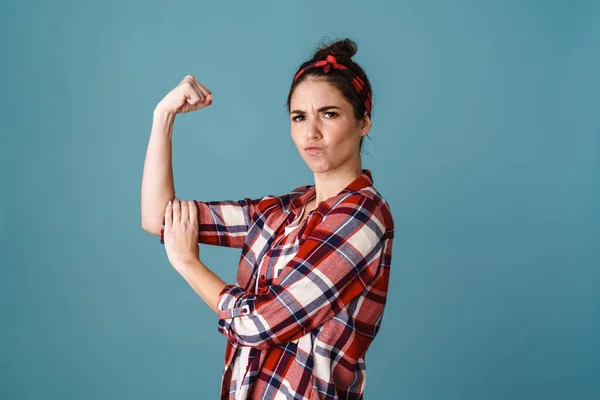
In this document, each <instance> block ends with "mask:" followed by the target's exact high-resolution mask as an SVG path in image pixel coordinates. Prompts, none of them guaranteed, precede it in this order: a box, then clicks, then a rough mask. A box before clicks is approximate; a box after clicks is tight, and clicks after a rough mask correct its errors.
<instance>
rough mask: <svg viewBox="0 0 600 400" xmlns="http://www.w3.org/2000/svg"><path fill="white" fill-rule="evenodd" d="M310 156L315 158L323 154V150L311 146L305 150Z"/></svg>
mask: <svg viewBox="0 0 600 400" xmlns="http://www.w3.org/2000/svg"><path fill="white" fill-rule="evenodd" d="M304 151H306V152H307V153H308V154H309V155H311V156H314V155H315V154H318V153H320V152H321V148H320V147H318V146H309V147H306V148H305V149H304Z"/></svg>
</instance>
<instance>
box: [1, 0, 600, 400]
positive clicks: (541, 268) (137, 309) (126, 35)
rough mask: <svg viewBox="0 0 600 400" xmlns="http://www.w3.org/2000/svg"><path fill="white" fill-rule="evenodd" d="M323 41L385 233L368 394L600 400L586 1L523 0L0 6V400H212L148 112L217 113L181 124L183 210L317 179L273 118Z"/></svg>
mask: <svg viewBox="0 0 600 400" xmlns="http://www.w3.org/2000/svg"><path fill="white" fill-rule="evenodd" d="M325 36H328V37H331V38H338V37H339V38H341V37H350V38H352V39H354V40H355V41H356V42H357V43H358V45H359V51H358V54H357V56H356V59H357V61H358V62H359V63H361V64H362V65H363V66H364V68H365V69H366V71H367V73H368V74H369V76H370V79H371V80H372V84H373V88H374V114H373V124H374V125H373V129H372V131H371V133H370V137H371V140H366V141H365V150H366V153H367V154H365V155H364V156H363V166H364V167H365V168H369V169H371V170H372V171H373V177H374V179H375V185H376V187H377V188H378V189H379V190H380V192H381V193H382V194H383V195H384V196H385V197H386V198H387V200H388V201H389V203H390V205H391V207H392V210H393V213H394V218H395V221H396V237H395V244H394V254H393V261H392V276H391V283H390V292H389V297H388V304H387V307H386V311H385V316H384V319H383V324H382V329H381V331H380V334H379V336H378V337H377V338H376V340H375V342H374V343H373V345H372V347H371V349H370V350H369V352H368V353H367V358H366V364H367V369H368V377H367V387H366V394H365V397H366V398H367V399H444V400H449V399H460V400H464V399H506V398H511V399H545V400H546V399H594V398H600V384H599V383H598V380H597V378H598V374H599V373H600V345H599V344H598V343H599V342H598V337H600V289H599V285H600V272H599V268H600V254H599V250H598V249H599V247H600V246H599V245H600V243H599V237H600V228H599V225H600V224H599V223H600V213H599V204H600V201H599V200H600V198H599V197H600V196H599V194H600V193H599V181H600V180H599V178H600V177H599V169H598V167H599V165H598V164H599V163H598V154H599V149H600V142H599V140H598V136H599V132H600V116H599V113H598V109H599V108H598V104H599V103H600V78H599V77H598V73H597V71H600V47H599V46H598V42H599V41H600V2H597V1H569V2H567V1H563V2H560V1H554V2H548V1H535V0H531V1H496V2H492V1H485V2H482V1H466V0H459V1H453V2H447V1H443V0H421V1H397V2H391V1H390V2H384V1H371V2H368V3H367V2H364V1H345V2H340V1H329V2H321V1H303V2H282V1H268V2H267V1H254V2H231V1H230V2H218V1H212V2H211V1H194V2H192V1H171V2H164V1H160V2H159V1H114V0H113V1H102V2H90V1H88V2H85V1H77V2H76V1H55V2H41V1H30V2H27V3H24V2H16V1H14V0H13V1H8V2H3V4H2V6H1V11H0V37H1V38H2V39H0V43H1V46H2V65H1V66H0V69H1V71H2V73H1V78H0V79H1V81H2V91H3V95H2V96H1V98H0V102H1V105H2V106H1V108H0V109H1V111H0V112H1V113H2V126H1V128H0V130H1V142H0V143H1V146H0V147H1V150H0V156H1V165H0V167H1V174H2V176H1V178H2V185H1V189H2V196H1V199H0V206H1V207H0V246H1V249H0V250H1V254H2V256H1V257H2V258H1V264H2V266H1V269H0V306H1V309H0V312H1V313H0V315H1V329H0V339H1V340H0V343H1V344H0V354H1V356H0V376H2V378H1V379H0V398H2V399H88V400H93V399H214V398H217V396H218V388H219V383H220V379H221V372H222V368H223V357H224V350H225V338H224V337H223V336H222V335H221V334H220V333H219V332H218V331H217V318H216V315H215V314H214V313H213V312H212V311H211V310H210V309H209V308H208V306H206V304H205V303H204V302H203V301H202V299H200V297H198V296H197V295H196V294H195V292H194V291H193V290H192V289H191V288H190V287H189V286H188V284H187V283H186V282H185V281H184V279H183V278H182V277H181V276H180V275H179V274H178V273H177V272H176V271H175V270H174V269H173V268H172V267H171V266H170V264H169V263H168V260H167V257H166V254H165V252H164V247H163V246H162V245H161V244H160V241H159V238H158V237H156V236H152V235H151V234H149V233H147V232H145V231H143V230H142V228H141V222H140V186H141V178H142V168H143V163H144V157H145V152H146V146H147V143H148V138H149V134H150V128H151V123H152V111H153V109H154V107H155V106H156V104H157V103H158V101H160V100H161V99H162V97H163V96H164V95H165V94H166V93H168V92H169V91H170V90H171V89H172V88H173V87H175V85H177V84H178V83H179V82H180V81H181V80H182V79H183V77H184V76H185V75H187V74H192V75H194V76H195V77H196V78H197V79H198V80H199V81H200V82H202V83H203V84H205V85H206V86H207V87H209V88H210V89H211V90H212V91H213V93H214V103H213V105H212V106H211V107H209V108H207V109H204V110H201V111H198V112H195V113H191V114H184V115H179V116H177V118H176V122H175V128H174V136H173V140H174V144H173V158H174V165H173V168H174V172H175V186H176V191H177V195H178V197H179V198H180V199H196V200H225V199H239V198H242V197H246V196H248V197H257V196H261V195H264V194H267V193H270V194H281V193H284V192H286V191H288V190H290V189H291V188H293V187H296V186H299V185H301V184H311V183H312V175H311V173H310V171H309V170H308V168H307V167H306V165H305V164H304V163H303V162H302V161H301V159H300V157H299V156H298V154H297V152H296V150H295V147H294V146H293V144H292V141H291V138H290V136H289V117H288V116H287V114H286V109H285V107H284V104H285V99H286V95H287V90H288V88H289V84H290V82H291V79H292V76H293V74H294V72H295V71H296V67H297V66H298V65H299V64H300V63H301V62H302V61H304V60H305V59H306V58H307V57H309V56H310V55H311V54H312V51H313V49H314V47H315V46H316V45H317V44H318V43H319V42H320V41H321V39H322V38H323V37H325ZM200 251H201V256H202V258H203V260H204V261H205V263H206V264H207V265H208V266H209V267H211V268H212V269H213V270H214V271H215V272H216V273H217V274H218V275H220V276H221V278H222V279H224V280H225V281H227V282H230V283H232V282H233V281H234V279H235V272H236V266H237V261H238V256H239V252H238V251H237V250H231V249H224V248H214V247H210V246H202V247H201V250H200Z"/></svg>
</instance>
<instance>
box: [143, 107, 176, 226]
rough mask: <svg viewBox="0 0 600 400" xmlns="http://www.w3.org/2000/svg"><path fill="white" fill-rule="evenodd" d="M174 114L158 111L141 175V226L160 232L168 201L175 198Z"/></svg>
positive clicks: (154, 114) (155, 112) (153, 121)
mask: <svg viewBox="0 0 600 400" xmlns="http://www.w3.org/2000/svg"><path fill="white" fill-rule="evenodd" d="M174 122H175V115H172V114H168V113H164V112H161V111H157V110H155V111H154V113H153V119H152V131H151V133H150V140H149V142H148V149H147V150H146V160H145V162H144V172H143V176H142V201H141V203H142V204H141V214H142V215H141V217H142V228H143V229H144V230H146V231H148V232H150V233H153V234H155V235H159V234H160V229H161V227H162V220H163V217H164V213H165V209H166V207H167V203H168V202H169V200H172V199H173V198H174V197H175V184H174V182H173V164H172V134H173V125H174Z"/></svg>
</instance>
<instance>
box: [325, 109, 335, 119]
mask: <svg viewBox="0 0 600 400" xmlns="http://www.w3.org/2000/svg"><path fill="white" fill-rule="evenodd" d="M336 115H337V113H336V112H333V111H327V112H326V113H325V116H326V117H327V118H333V117H335V116H336Z"/></svg>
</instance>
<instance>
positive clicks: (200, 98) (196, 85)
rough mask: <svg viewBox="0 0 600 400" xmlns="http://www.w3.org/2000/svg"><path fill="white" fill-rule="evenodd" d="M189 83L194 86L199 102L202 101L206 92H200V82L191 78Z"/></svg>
mask: <svg viewBox="0 0 600 400" xmlns="http://www.w3.org/2000/svg"><path fill="white" fill-rule="evenodd" d="M189 82H190V84H191V85H192V87H193V88H194V91H195V92H196V94H197V95H198V98H199V100H198V101H199V102H200V103H203V102H204V97H206V94H205V93H204V92H202V90H201V89H200V86H199V85H200V84H199V83H198V81H197V80H196V79H191V80H190V81H189Z"/></svg>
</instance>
